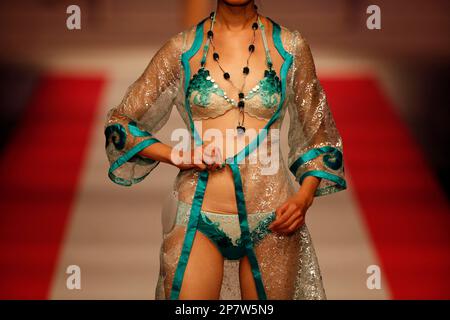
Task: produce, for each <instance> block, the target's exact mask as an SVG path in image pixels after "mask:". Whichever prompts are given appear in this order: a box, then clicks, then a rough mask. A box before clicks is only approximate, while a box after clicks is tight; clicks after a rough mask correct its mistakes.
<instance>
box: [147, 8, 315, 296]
mask: <svg viewBox="0 0 450 320" xmlns="http://www.w3.org/2000/svg"><path fill="white" fill-rule="evenodd" d="M216 12H217V16H216V21H220V23H221V25H222V26H223V28H225V29H227V30H228V31H233V30H236V31H237V30H242V29H244V28H245V27H246V26H248V25H249V24H251V21H254V14H255V11H254V1H253V0H250V1H249V0H218V2H217V9H216ZM245 17H250V18H245ZM247 19H248V20H247ZM206 149H208V148H206V145H205V146H200V147H197V148H196V149H195V150H194V151H195V152H196V153H197V155H200V158H201V160H202V161H201V162H199V161H194V155H193V154H194V152H192V153H191V154H192V156H189V157H188V161H185V162H181V163H178V162H177V163H175V161H174V160H173V157H172V156H171V155H172V152H173V150H172V147H170V146H169V145H166V144H163V143H155V144H153V145H151V146H150V147H147V148H146V149H144V150H142V151H141V152H140V155H142V156H144V157H148V158H151V159H154V160H157V161H160V162H163V163H167V164H170V165H174V166H176V167H177V168H179V169H180V170H187V169H196V170H199V171H203V170H210V171H214V170H218V169H219V168H220V166H221V161H220V160H217V159H220V151H219V149H217V148H214V147H212V148H209V151H208V152H207V153H208V154H206ZM180 154H181V153H180ZM204 156H206V157H204ZM215 157H216V161H215V160H214V158H215ZM205 158H209V159H213V160H207V159H205ZM319 183H320V178H316V177H313V176H308V177H306V178H305V179H304V180H303V182H302V185H301V187H300V188H299V190H298V192H297V193H296V194H294V195H293V196H291V197H290V198H288V199H287V200H286V201H285V202H284V203H283V204H282V205H281V206H280V207H278V208H277V209H276V219H275V220H274V221H273V222H272V223H271V225H270V226H269V229H270V230H271V231H272V232H275V233H279V234H283V235H290V234H292V233H294V232H295V231H296V230H298V229H299V228H300V227H301V226H302V225H303V224H304V223H305V217H306V212H307V210H308V208H309V207H310V206H311V205H312V203H313V200H314V193H315V191H316V189H317V187H318V185H319ZM205 261H208V263H207V264H206V265H205V263H204V262H205ZM223 263H224V261H223V257H222V255H221V254H220V252H219V251H218V250H217V248H216V247H215V245H214V244H213V243H212V242H211V241H210V240H209V239H208V238H207V237H206V236H204V235H203V234H201V233H199V232H197V233H196V236H195V239H194V244H193V247H192V252H191V255H190V258H189V260H188V264H187V266H186V273H185V277H184V281H183V284H182V288H181V291H180V299H218V298H219V295H220V286H221V282H222V276H223ZM239 280H240V286H241V295H242V299H244V300H246V299H258V296H257V293H256V287H255V283H254V280H253V276H252V273H251V268H250V263H249V261H248V258H247V257H244V258H242V259H241V261H240V267H239ZM269 298H270V297H269Z"/></svg>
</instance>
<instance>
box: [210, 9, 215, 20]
mask: <svg viewBox="0 0 450 320" xmlns="http://www.w3.org/2000/svg"><path fill="white" fill-rule="evenodd" d="M209 18H210V19H211V20H212V19H213V18H214V11H212V12H211V13H210V14H209Z"/></svg>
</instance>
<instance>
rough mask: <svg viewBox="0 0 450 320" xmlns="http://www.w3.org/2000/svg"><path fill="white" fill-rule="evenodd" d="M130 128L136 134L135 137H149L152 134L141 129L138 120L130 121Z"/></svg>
mask: <svg viewBox="0 0 450 320" xmlns="http://www.w3.org/2000/svg"><path fill="white" fill-rule="evenodd" d="M128 130H129V131H130V133H131V134H132V135H133V136H135V137H149V136H151V135H152V134H151V133H149V132H147V131H144V130H141V129H139V127H138V126H137V123H136V121H130V122H128Z"/></svg>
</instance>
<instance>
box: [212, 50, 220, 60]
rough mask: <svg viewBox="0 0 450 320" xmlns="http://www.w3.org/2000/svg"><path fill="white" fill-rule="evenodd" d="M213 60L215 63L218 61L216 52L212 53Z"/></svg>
mask: <svg viewBox="0 0 450 320" xmlns="http://www.w3.org/2000/svg"><path fill="white" fill-rule="evenodd" d="M213 59H214V60H216V61H217V60H219V54H218V53H217V52H214V53H213Z"/></svg>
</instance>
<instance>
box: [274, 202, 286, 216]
mask: <svg viewBox="0 0 450 320" xmlns="http://www.w3.org/2000/svg"><path fill="white" fill-rule="evenodd" d="M288 206H289V202H285V203H283V204H282V205H281V206H280V207H278V208H277V210H276V211H275V214H276V216H277V217H280V216H281V215H282V214H283V213H284V211H286V209H287V207H288Z"/></svg>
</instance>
